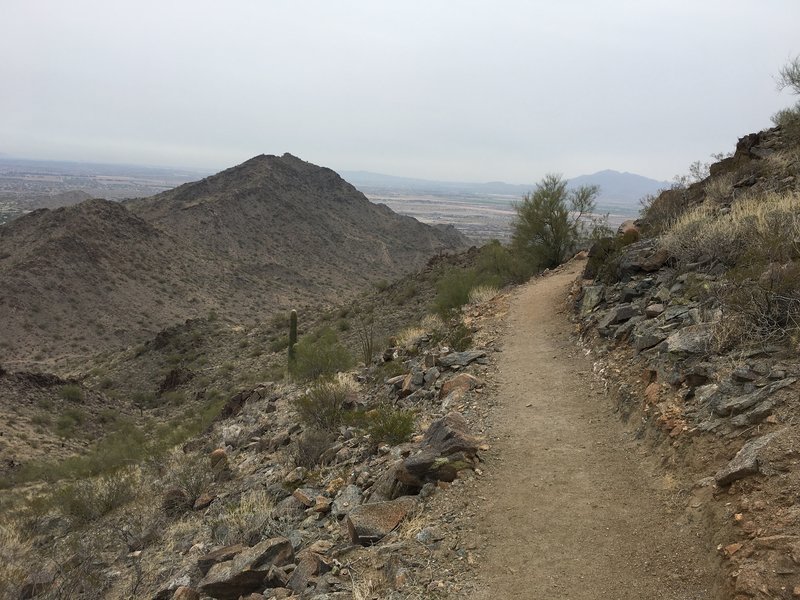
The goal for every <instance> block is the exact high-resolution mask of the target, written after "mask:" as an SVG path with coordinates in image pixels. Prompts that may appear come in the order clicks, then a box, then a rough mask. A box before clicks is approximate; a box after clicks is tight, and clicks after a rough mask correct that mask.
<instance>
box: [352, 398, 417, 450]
mask: <svg viewBox="0 0 800 600" xmlns="http://www.w3.org/2000/svg"><path fill="white" fill-rule="evenodd" d="M364 416H365V420H366V430H367V433H369V434H370V437H371V438H372V441H373V442H374V443H376V444H377V443H380V442H385V443H387V444H390V445H392V446H394V445H397V444H402V443H403V442H407V441H408V440H409V439H410V438H411V435H412V434H413V433H414V413H413V412H412V411H410V410H402V409H397V408H394V407H392V406H389V405H386V404H383V405H381V406H379V407H378V408H375V409H373V410H370V411H368V412H367V413H366V414H365V415H364Z"/></svg>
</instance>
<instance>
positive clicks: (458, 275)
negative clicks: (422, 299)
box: [433, 269, 475, 318]
mask: <svg viewBox="0 0 800 600" xmlns="http://www.w3.org/2000/svg"><path fill="white" fill-rule="evenodd" d="M474 285H475V271H473V270H466V271H464V270H457V269H453V270H451V271H450V272H448V273H446V274H445V275H444V276H443V277H442V278H441V279H440V280H439V281H438V282H437V283H436V298H435V299H434V301H433V308H434V311H435V312H436V313H437V314H438V315H440V316H441V317H442V318H447V317H449V316H450V315H451V314H453V312H454V311H456V310H457V309H459V308H461V307H462V306H463V305H464V304H466V303H467V302H469V291H470V290H471V289H472V288H473V287H474Z"/></svg>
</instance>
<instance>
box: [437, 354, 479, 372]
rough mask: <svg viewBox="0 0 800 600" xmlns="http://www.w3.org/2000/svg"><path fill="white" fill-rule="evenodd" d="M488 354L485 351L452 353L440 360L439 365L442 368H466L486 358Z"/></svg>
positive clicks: (441, 357)
mask: <svg viewBox="0 0 800 600" xmlns="http://www.w3.org/2000/svg"><path fill="white" fill-rule="evenodd" d="M485 357H486V352H484V351H483V350H467V351H466V352H451V353H450V354H446V355H444V356H440V357H439V359H438V362H439V365H441V366H442V367H447V368H452V367H466V366H467V365H468V364H470V363H471V362H474V361H476V360H478V359H479V358H485Z"/></svg>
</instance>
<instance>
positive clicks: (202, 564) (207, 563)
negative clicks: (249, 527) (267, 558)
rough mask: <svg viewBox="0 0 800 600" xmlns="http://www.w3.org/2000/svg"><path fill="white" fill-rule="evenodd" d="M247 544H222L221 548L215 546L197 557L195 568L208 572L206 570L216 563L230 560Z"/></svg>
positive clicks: (204, 572)
mask: <svg viewBox="0 0 800 600" xmlns="http://www.w3.org/2000/svg"><path fill="white" fill-rule="evenodd" d="M246 549H247V546H245V545H244V544H233V545H231V546H222V547H221V548H217V549H216V550H212V551H211V552H209V553H207V554H204V555H203V556H201V557H200V558H198V559H197V568H198V569H200V572H201V573H202V574H203V575H205V574H206V573H208V570H209V569H210V568H211V567H213V566H214V565H215V564H217V563H221V562H225V561H228V560H231V559H232V558H233V557H234V556H236V555H237V554H239V553H240V552H242V551H243V550H246Z"/></svg>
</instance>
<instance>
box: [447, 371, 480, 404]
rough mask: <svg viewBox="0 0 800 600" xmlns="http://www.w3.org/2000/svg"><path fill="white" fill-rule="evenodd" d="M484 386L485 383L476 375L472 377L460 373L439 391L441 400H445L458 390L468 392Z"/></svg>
mask: <svg viewBox="0 0 800 600" xmlns="http://www.w3.org/2000/svg"><path fill="white" fill-rule="evenodd" d="M482 385H483V382H482V381H481V380H480V379H478V378H477V377H475V376H474V375H470V374H469V373H459V374H458V375H455V376H453V377H451V378H450V379H448V380H447V381H445V382H444V383H443V384H442V387H441V389H440V390H439V398H444V397H445V396H447V395H449V394H450V393H451V392H454V391H456V390H460V391H462V392H468V391H469V390H471V389H474V388H476V387H481V386H482Z"/></svg>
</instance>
